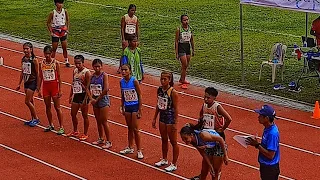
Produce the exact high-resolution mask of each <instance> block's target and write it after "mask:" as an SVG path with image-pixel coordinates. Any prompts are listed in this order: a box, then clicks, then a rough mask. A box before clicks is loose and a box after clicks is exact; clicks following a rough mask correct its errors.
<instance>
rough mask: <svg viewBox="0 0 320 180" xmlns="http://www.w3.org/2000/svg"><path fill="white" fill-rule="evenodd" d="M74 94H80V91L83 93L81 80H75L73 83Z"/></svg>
mask: <svg viewBox="0 0 320 180" xmlns="http://www.w3.org/2000/svg"><path fill="white" fill-rule="evenodd" d="M72 89H73V94H79V93H82V92H83V91H82V85H81V82H79V81H75V82H74V83H73V88H72Z"/></svg>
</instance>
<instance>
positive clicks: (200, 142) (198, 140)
mask: <svg viewBox="0 0 320 180" xmlns="http://www.w3.org/2000/svg"><path fill="white" fill-rule="evenodd" d="M202 132H208V133H210V134H213V135H216V136H219V134H218V133H217V132H216V131H215V130H213V129H203V130H202V131H198V130H194V135H195V138H196V142H195V143H192V145H193V146H195V147H198V146H206V148H213V147H214V146H215V145H216V144H217V143H216V142H215V141H214V142H205V141H203V140H202V139H201V137H200V133H202Z"/></svg>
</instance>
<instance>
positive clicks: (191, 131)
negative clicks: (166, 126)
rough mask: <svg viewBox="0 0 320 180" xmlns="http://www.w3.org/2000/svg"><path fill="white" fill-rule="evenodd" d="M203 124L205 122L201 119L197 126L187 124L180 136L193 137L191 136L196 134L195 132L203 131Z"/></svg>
mask: <svg viewBox="0 0 320 180" xmlns="http://www.w3.org/2000/svg"><path fill="white" fill-rule="evenodd" d="M203 122H204V121H203V120H202V119H199V121H198V123H197V124H196V125H194V124H190V123H187V124H185V125H184V126H183V127H182V128H181V130H180V135H183V134H186V135H191V134H194V131H195V130H198V131H200V130H202V128H203Z"/></svg>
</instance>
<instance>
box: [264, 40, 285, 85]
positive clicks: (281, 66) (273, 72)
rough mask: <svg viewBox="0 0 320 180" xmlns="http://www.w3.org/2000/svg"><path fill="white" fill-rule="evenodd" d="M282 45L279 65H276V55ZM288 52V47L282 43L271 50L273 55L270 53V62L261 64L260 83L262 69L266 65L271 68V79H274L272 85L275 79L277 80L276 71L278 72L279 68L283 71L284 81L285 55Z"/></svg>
mask: <svg viewBox="0 0 320 180" xmlns="http://www.w3.org/2000/svg"><path fill="white" fill-rule="evenodd" d="M279 45H281V53H280V55H279V58H278V62H277V63H274V62H273V61H272V60H273V59H274V57H275V53H276V50H277V47H278V46H279ZM286 51H287V46H286V45H283V44H281V43H276V44H275V45H273V46H272V48H271V53H270V56H269V60H268V61H263V62H262V63H261V66H260V73H259V81H260V80H261V73H262V68H263V66H264V65H269V66H271V77H272V83H274V81H275V79H276V70H277V67H279V68H280V70H281V79H282V81H283V71H284V59H285V55H286Z"/></svg>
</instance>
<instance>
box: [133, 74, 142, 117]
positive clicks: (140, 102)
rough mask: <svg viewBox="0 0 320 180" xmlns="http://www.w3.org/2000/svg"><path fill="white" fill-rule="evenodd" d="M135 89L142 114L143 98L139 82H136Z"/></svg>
mask: <svg viewBox="0 0 320 180" xmlns="http://www.w3.org/2000/svg"><path fill="white" fill-rule="evenodd" d="M134 87H135V88H136V91H137V95H138V99H139V111H140V112H141V108H142V97H141V90H140V86H139V82H138V81H137V80H134Z"/></svg>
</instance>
